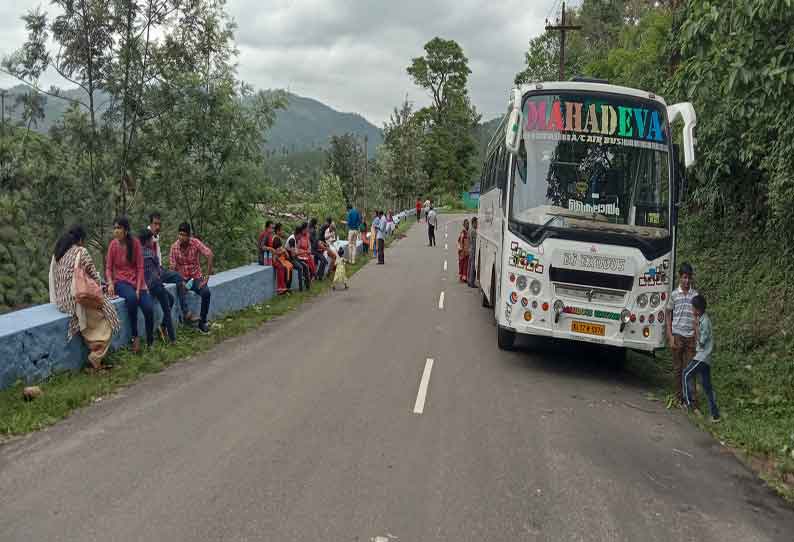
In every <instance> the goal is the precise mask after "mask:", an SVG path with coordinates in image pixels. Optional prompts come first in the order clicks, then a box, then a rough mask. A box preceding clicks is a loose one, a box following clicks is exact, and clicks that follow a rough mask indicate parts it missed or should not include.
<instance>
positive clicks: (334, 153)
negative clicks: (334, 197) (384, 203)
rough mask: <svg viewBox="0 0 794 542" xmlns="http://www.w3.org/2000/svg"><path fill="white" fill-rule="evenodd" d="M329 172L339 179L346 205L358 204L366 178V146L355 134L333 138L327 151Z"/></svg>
mask: <svg viewBox="0 0 794 542" xmlns="http://www.w3.org/2000/svg"><path fill="white" fill-rule="evenodd" d="M326 157H327V166H328V170H329V171H330V172H331V173H332V174H333V175H336V176H337V177H338V178H339V181H340V183H341V185H342V193H343V194H344V198H345V203H347V204H348V205H353V204H358V203H359V198H360V196H361V194H362V188H363V186H364V183H365V182H366V181H365V178H364V174H365V163H366V159H367V157H366V156H365V155H364V146H363V144H361V143H360V142H359V140H358V138H357V137H356V135H355V134H350V133H348V134H345V135H342V136H331V141H330V145H329V147H328V150H327V151H326Z"/></svg>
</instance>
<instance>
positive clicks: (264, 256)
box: [256, 220, 273, 265]
mask: <svg viewBox="0 0 794 542" xmlns="http://www.w3.org/2000/svg"><path fill="white" fill-rule="evenodd" d="M272 235H273V221H272V220H268V221H267V222H265V229H264V230H262V233H260V234H259V239H258V240H257V244H256V246H257V251H258V254H259V256H258V258H257V263H258V264H259V265H271V263H272V259H273V253H272V251H271V250H270V248H268V242H267V241H268V239H269V238H270V237H271V236H272ZM268 254H269V255H270V257H268Z"/></svg>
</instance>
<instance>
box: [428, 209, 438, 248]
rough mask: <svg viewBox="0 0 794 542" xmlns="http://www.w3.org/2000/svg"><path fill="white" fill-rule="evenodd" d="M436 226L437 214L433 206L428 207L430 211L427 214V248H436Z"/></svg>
mask: <svg viewBox="0 0 794 542" xmlns="http://www.w3.org/2000/svg"><path fill="white" fill-rule="evenodd" d="M437 226H438V214H437V213H436V210H435V209H434V208H433V206H432V205H431V206H430V210H429V211H428V212H427V241H428V244H427V246H429V247H434V246H436V227H437Z"/></svg>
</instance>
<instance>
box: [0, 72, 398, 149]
mask: <svg viewBox="0 0 794 542" xmlns="http://www.w3.org/2000/svg"><path fill="white" fill-rule="evenodd" d="M5 90H6V93H7V94H6V97H5V117H4V118H5V119H6V120H8V119H11V121H18V120H20V119H21V109H22V108H21V106H17V105H16V103H15V102H16V96H19V95H21V94H25V93H27V92H29V91H30V90H31V89H30V88H29V87H27V86H25V85H21V84H20V85H16V86H13V87H11V88H8V89H5ZM266 92H267V91H266ZM61 94H62V95H63V96H64V97H65V98H71V99H72V100H81V101H85V93H84V92H83V91H82V90H80V89H68V90H63V91H61ZM43 97H44V98H45V106H44V113H45V116H44V120H42V121H40V122H39V123H38V125H37V126H35V127H34V129H35V130H36V131H37V132H40V133H47V132H49V130H50V128H51V127H52V126H54V125H55V124H56V123H57V122H58V121H59V120H60V119H61V118H62V117H63V114H64V113H65V112H66V110H67V109H68V108H69V106H70V103H69V101H68V100H66V99H59V98H57V97H54V96H48V95H46V94H44V95H43ZM96 102H97V103H98V106H97V109H96V110H97V113H98V114H100V115H101V114H102V113H104V112H105V110H106V109H107V98H106V97H104V95H103V94H101V93H100V94H99V97H98V99H96ZM287 102H288V105H287V107H286V108H285V109H281V110H279V111H278V112H277V113H276V120H275V122H274V124H273V126H272V127H271V128H270V129H269V130H268V131H267V133H266V134H265V137H266V143H265V148H267V149H268V150H271V151H281V152H301V151H310V150H318V149H323V148H325V147H327V146H328V144H329V141H330V139H331V137H332V136H335V135H336V136H341V135H344V134H347V133H352V134H355V135H357V136H359V137H360V138H361V139H363V138H364V137H366V138H367V140H368V154H369V156H370V158H371V157H374V156H375V149H376V148H377V147H378V145H380V144H381V143H383V133H382V131H381V130H380V128H378V127H377V126H375V125H374V124H372V123H371V122H369V121H368V120H367V119H366V118H364V117H363V116H362V115H360V114H359V113H349V112H342V111H338V110H336V109H334V108H333V107H331V106H329V105H327V104H325V103H323V102H321V101H319V100H317V99H314V98H310V97H306V96H300V95H298V94H294V93H287Z"/></svg>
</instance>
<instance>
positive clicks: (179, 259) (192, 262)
mask: <svg viewBox="0 0 794 542" xmlns="http://www.w3.org/2000/svg"><path fill="white" fill-rule="evenodd" d="M199 254H203V255H204V256H205V257H206V258H209V257H210V256H212V251H211V250H210V249H209V248H208V247H207V245H205V244H204V243H202V242H201V241H199V240H198V239H196V238H195V237H191V238H190V241H188V245H187V247H186V248H182V243H180V242H179V241H177V242H176V243H174V244H173V245H171V254H170V256H169V260H170V262H171V270H172V271H176V272H177V273H179V274H180V275H182V277H183V278H184V279H185V280H190V279H200V278H201V265H199Z"/></svg>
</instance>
